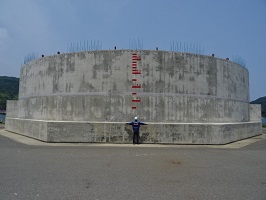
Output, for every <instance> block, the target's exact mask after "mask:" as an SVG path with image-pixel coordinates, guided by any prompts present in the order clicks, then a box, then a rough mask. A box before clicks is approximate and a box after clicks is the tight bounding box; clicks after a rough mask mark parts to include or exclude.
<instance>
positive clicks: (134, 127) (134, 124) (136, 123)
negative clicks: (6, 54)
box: [128, 121, 147, 132]
mask: <svg viewBox="0 0 266 200" xmlns="http://www.w3.org/2000/svg"><path fill="white" fill-rule="evenodd" d="M128 125H132V128H133V131H134V132H139V127H140V125H147V124H145V123H143V122H139V121H134V122H130V123H128Z"/></svg>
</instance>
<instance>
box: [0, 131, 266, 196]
mask: <svg viewBox="0 0 266 200" xmlns="http://www.w3.org/2000/svg"><path fill="white" fill-rule="evenodd" d="M2 132H3V130H1V133H2ZM259 137H261V139H258V141H257V142H253V143H252V144H249V145H246V146H243V147H240V148H234V149H232V148H224V149H221V148H209V147H204V146H200V147H198V146H185V145H183V146H182V147H181V148H179V147H178V146H175V147H172V146H165V145H161V146H163V147H162V148H158V147H156V146H155V147H150V148H145V147H143V146H142V145H135V146H133V145H131V146H121V147H120V146H118V145H116V146H101V145H98V146H95V145H94V146H90V145H88V144H86V145H88V146H78V145H75V144H71V145H72V146H60V145H61V144H57V145H59V146H48V145H49V144H46V145H47V146H39V145H26V144H22V143H18V142H15V141H13V140H11V139H9V138H7V137H3V136H2V134H1V135H0V159H1V163H0V173H1V179H0V185H1V187H0V194H1V199H5V200H9V199H21V200H24V199H25V200H31V199H34V200H35V199H40V200H41V199H52V200H53V199H56V200H57V199H64V200H68V199H69V200H73V199H99V200H100V199H115V200H119V199H121V200H122V199H123V200H124V199H148V200H149V199H170V200H171V199H202V200H208V199H210V200H214V199H217V200H219V199H221V200H224V199H234V200H243V199H256V200H264V199H266V170H265V168H266V157H265V152H266V138H265V137H264V135H263V136H259ZM30 140H32V139H30ZM132 147H133V148H132Z"/></svg>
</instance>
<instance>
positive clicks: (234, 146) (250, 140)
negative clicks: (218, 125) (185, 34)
mask: <svg viewBox="0 0 266 200" xmlns="http://www.w3.org/2000/svg"><path fill="white" fill-rule="evenodd" d="M0 135H1V136H4V137H7V138H9V139H11V140H14V141H16V142H19V143H22V144H26V145H33V146H53V147H131V148H217V149H238V148H242V147H245V146H248V145H250V144H253V143H255V142H258V141H261V140H264V139H266V134H262V135H259V136H255V137H252V138H248V139H244V140H241V141H237V142H233V143H230V144H226V145H169V144H140V145H133V144H110V143H46V142H42V141H39V140H35V139H32V138H29V137H25V136H22V135H18V134H15V133H11V132H8V131H6V130H4V129H0Z"/></svg>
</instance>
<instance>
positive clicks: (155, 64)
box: [18, 50, 249, 122]
mask: <svg viewBox="0 0 266 200" xmlns="http://www.w3.org/2000/svg"><path fill="white" fill-rule="evenodd" d="M134 53H136V54H137V55H136V56H137V58H140V60H139V59H136V60H135V61H133V60H132V54H134ZM133 63H134V64H133ZM132 70H137V71H141V74H136V75H135V74H132ZM132 79H133V81H132ZM134 79H136V80H134ZM136 85H138V86H140V88H132V86H136ZM132 92H136V94H133V95H132ZM136 99H137V100H140V102H132V100H133V101H134V100H136ZM132 107H136V109H132ZM135 115H138V116H139V117H140V119H141V120H143V121H147V122H245V121H249V78H248V71H247V69H245V68H243V67H241V66H240V65H238V64H236V63H234V62H231V61H227V60H223V59H217V58H213V57H209V56H202V55H194V54H187V53H176V52H168V51H146V50H144V51H130V50H115V51H90V52H78V53H68V54H60V55H55V56H48V57H44V58H40V59H38V60H35V61H32V62H30V63H28V64H26V65H24V66H23V67H22V68H21V75H20V93H19V101H18V117H20V118H27V119H44V120H59V121H114V122H115V121H117V122H118V121H129V120H132V118H133V117H134V116H135Z"/></svg>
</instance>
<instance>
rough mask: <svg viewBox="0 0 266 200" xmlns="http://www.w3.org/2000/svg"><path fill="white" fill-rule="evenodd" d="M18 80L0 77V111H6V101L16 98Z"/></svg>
mask: <svg viewBox="0 0 266 200" xmlns="http://www.w3.org/2000/svg"><path fill="white" fill-rule="evenodd" d="M18 90H19V78H16V77H7V76H0V110H6V100H14V99H17V98H18Z"/></svg>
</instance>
